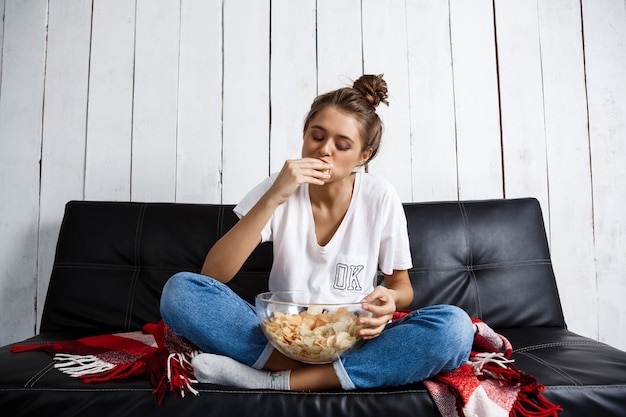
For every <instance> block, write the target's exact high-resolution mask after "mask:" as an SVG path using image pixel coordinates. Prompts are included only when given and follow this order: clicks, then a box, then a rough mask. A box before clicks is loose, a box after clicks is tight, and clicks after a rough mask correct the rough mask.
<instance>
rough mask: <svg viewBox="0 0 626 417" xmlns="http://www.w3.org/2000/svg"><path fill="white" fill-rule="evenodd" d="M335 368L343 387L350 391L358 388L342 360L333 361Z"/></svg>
mask: <svg viewBox="0 0 626 417" xmlns="http://www.w3.org/2000/svg"><path fill="white" fill-rule="evenodd" d="M333 369H334V370H335V374H337V378H338V379H339V383H340V384H341V388H343V389H344V390H346V391H350V390H353V389H356V385H354V383H353V382H352V380H351V379H350V377H349V376H348V373H347V372H346V369H345V368H344V367H343V363H341V360H337V361H335V362H333Z"/></svg>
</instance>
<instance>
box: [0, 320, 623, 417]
mask: <svg viewBox="0 0 626 417" xmlns="http://www.w3.org/2000/svg"><path fill="white" fill-rule="evenodd" d="M498 332H500V333H501V334H503V335H504V336H506V337H507V338H508V339H509V340H510V341H511V343H512V345H513V348H514V352H513V358H514V359H515V363H516V366H517V367H518V368H519V369H521V370H523V371H525V372H527V373H529V374H531V375H533V376H535V377H536V378H537V380H538V381H539V382H540V383H541V384H544V385H545V386H546V392H545V397H546V398H547V399H548V400H550V401H552V402H553V403H556V404H559V405H561V406H562V407H563V408H564V411H563V412H562V413H560V416H561V417H567V416H588V415H602V416H622V415H623V410H624V409H626V384H623V383H622V382H621V381H623V376H624V375H626V352H622V351H620V350H617V349H614V348H612V347H610V346H608V345H606V344H603V343H600V342H597V341H594V340H592V339H589V338H586V337H582V336H580V335H577V334H575V333H573V332H570V331H568V330H565V329H561V328H521V329H504V330H498ZM87 335H89V334H85V333H83V334H76V333H71V334H70V333H46V334H42V335H39V336H36V337H33V338H31V339H28V340H26V341H24V342H21V343H20V344H34V343H49V342H53V341H61V340H71V339H76V338H79V337H84V336H87ZM9 349H10V346H5V347H3V348H1V349H0V369H2V370H3V372H2V373H0V397H2V403H3V405H7V406H10V408H11V409H15V410H18V411H17V412H16V413H15V414H14V415H19V416H30V415H33V416H34V415H44V413H46V414H47V415H64V416H72V415H90V416H98V415H116V416H126V415H128V416H136V415H155V416H159V415H164V416H166V415H172V414H173V413H178V412H182V411H183V410H184V413H185V414H187V415H190V414H188V413H192V412H198V413H200V412H202V410H206V409H207V408H208V409H211V410H212V411H211V415H233V414H241V415H257V416H264V415H267V416H272V417H278V416H293V415H300V416H309V415H310V416H319V415H357V414H365V415H372V414H380V415H394V416H412V417H413V416H416V415H419V416H439V413H438V411H437V410H436V408H435V406H434V403H433V402H432V400H431V398H430V395H429V394H428V392H427V391H426V389H425V388H424V386H423V385H422V384H414V385H410V386H402V387H393V388H387V389H380V390H367V391H365V390H357V391H348V392H344V391H329V392H314V393H294V392H276V391H264V390H242V389H234V388H231V387H223V386H217V385H211V384H197V386H196V388H197V389H198V390H199V391H200V395H199V396H198V397H194V396H193V395H189V394H188V395H187V396H186V397H185V398H184V399H180V398H175V397H174V395H173V394H171V393H168V395H167V396H166V399H165V401H164V403H163V404H161V405H160V406H157V405H156V404H155V403H154V401H153V398H152V395H151V392H152V386H151V385H150V383H149V381H147V380H142V379H135V380H133V379H126V380H123V381H113V382H103V383H90V384H85V383H83V382H82V381H81V380H79V379H76V378H71V377H69V376H67V375H65V374H62V373H61V372H59V371H58V370H57V369H55V368H54V361H53V359H52V357H51V355H49V354H47V353H44V352H40V351H28V352H22V353H11V352H10V351H9ZM359 394H366V395H359ZM260 404H263V407H262V408H259V405H260Z"/></svg>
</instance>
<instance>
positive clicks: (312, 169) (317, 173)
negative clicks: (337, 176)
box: [268, 158, 332, 204]
mask: <svg viewBox="0 0 626 417" xmlns="http://www.w3.org/2000/svg"><path fill="white" fill-rule="evenodd" d="M331 169H332V165H331V164H329V163H328V162H325V161H323V160H321V159H317V158H301V159H290V160H287V161H285V163H284V165H283V168H282V169H281V170H280V173H279V174H278V176H277V177H276V180H274V183H273V184H272V186H271V187H270V189H269V190H268V193H269V194H270V195H272V196H273V197H274V198H276V200H277V203H278V204H282V203H284V202H285V201H287V199H288V198H289V196H291V195H292V194H293V193H294V192H296V190H297V189H298V188H300V186H301V185H302V184H306V183H308V184H315V185H324V184H325V183H326V181H328V179H329V178H330V170H331Z"/></svg>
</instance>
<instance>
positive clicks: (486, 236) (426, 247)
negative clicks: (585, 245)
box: [0, 198, 626, 417]
mask: <svg viewBox="0 0 626 417" xmlns="http://www.w3.org/2000/svg"><path fill="white" fill-rule="evenodd" d="M231 209H232V206H227V205H185V204H158V203H148V204H142V203H125V202H122V203H120V202H80V201H74V202H70V203H68V204H67V207H66V212H65V216H64V219H63V224H62V227H61V231H60V236H59V240H58V245H57V252H56V259H55V262H54V268H53V272H52V277H51V281H50V287H49V290H48V294H47V298H46V302H45V309H44V312H43V318H42V323H41V332H40V334H38V335H37V336H35V337H33V338H31V339H28V340H25V341H22V342H20V344H32V343H43V342H50V341H58V340H68V339H73V338H78V337H83V336H86V335H93V334H102V333H111V332H118V331H129V330H139V329H141V327H142V326H143V325H144V324H145V323H148V322H152V323H155V322H157V321H158V320H159V318H160V317H159V308H158V307H159V295H160V291H161V288H162V286H163V284H164V283H165V281H166V280H167V279H168V277H170V276H171V275H172V274H174V273H175V272H178V271H181V270H190V271H198V270H199V269H200V267H201V264H202V262H203V259H204V256H205V253H206V252H207V250H208V249H209V247H210V246H211V245H212V244H213V243H214V242H215V241H216V239H218V238H219V237H220V236H221V235H222V234H223V233H224V232H225V231H226V230H227V229H228V228H229V227H231V226H232V225H233V224H234V222H235V221H236V217H235V216H234V214H233V213H232V210H231ZM405 210H406V213H407V219H408V227H409V233H410V240H411V249H412V254H413V263H414V268H413V269H412V270H411V271H410V276H411V280H412V282H413V285H414V288H415V299H414V301H413V304H412V306H411V307H412V308H418V307H421V306H425V305H429V304H437V303H449V304H455V305H458V306H461V307H462V308H464V309H465V310H466V311H467V312H468V313H469V314H470V315H471V316H473V317H478V318H481V319H483V320H484V321H486V322H487V323H488V324H489V325H490V326H491V327H493V328H494V329H496V330H497V331H498V332H500V333H501V334H503V335H505V336H506V337H508V338H509V340H510V341H511V343H512V345H513V348H514V354H513V358H514V359H515V361H516V366H517V367H518V368H519V369H521V370H523V371H526V372H527V373H529V374H531V375H534V376H535V377H536V378H537V379H538V380H539V382H540V383H543V384H544V385H545V386H546V391H545V393H544V395H545V397H546V398H547V399H548V400H550V401H552V402H554V403H556V404H559V405H561V406H562V407H563V409H564V411H562V412H561V413H560V415H561V416H563V417H568V416H569V417H572V416H603V417H606V416H625V415H626V353H625V352H622V351H620V350H617V349H614V348H612V347H610V346H607V345H606V344H603V343H600V342H597V341H595V340H592V339H589V338H586V337H582V336H580V335H577V334H575V333H572V332H570V331H568V330H567V328H566V325H565V321H564V318H563V313H562V310H561V305H560V301H559V295H558V291H557V287H556V282H555V278H554V274H553V270H552V265H551V262H550V254H549V250H548V245H547V241H546V235H545V231H544V225H543V220H542V214H541V210H540V207H539V204H538V202H537V201H536V200H535V199H531V198H529V199H515V200H489V201H473V202H442V203H410V204H405ZM271 257H272V251H271V246H268V245H262V246H261V247H259V248H258V249H257V250H256V252H255V253H254V254H253V255H252V257H251V258H250V259H249V260H248V261H247V263H246V264H245V265H244V267H243V269H242V270H241V272H240V273H239V274H238V276H237V277H236V278H235V279H234V280H233V281H232V283H231V286H232V288H234V289H235V290H236V291H237V292H238V293H240V294H241V295H242V296H243V297H245V298H247V299H249V300H252V298H253V296H254V295H255V294H256V293H258V292H261V291H263V290H265V288H266V287H265V279H266V276H267V274H268V268H269V265H270V262H271ZM9 350H10V346H4V347H2V348H1V349H0V410H1V412H2V415H11V416H44V415H46V416H90V417H94V416H101V415H102V416H116V417H122V416H148V415H150V416H152V415H153V416H173V415H175V416H179V417H180V416H192V415H198V416H200V415H202V416H271V417H280V416H289V417H293V416H333V415H350V416H352V415H371V416H410V417H416V416H438V415H439V413H438V411H437V409H436V407H435V405H434V403H433V401H432V400H431V398H430V396H429V394H428V392H427V391H426V389H425V388H424V386H423V385H422V384H421V383H420V384H415V385H410V386H400V387H394V388H387V389H378V390H367V391H351V392H343V391H329V392H275V391H263V390H243V389H235V388H232V387H225V386H215V385H210V384H199V385H198V386H197V388H198V389H199V391H200V395H199V396H197V397H196V396H193V395H188V396H186V397H185V398H183V399H181V398H175V397H174V396H173V395H170V394H168V395H167V396H166V398H165V401H164V402H163V403H162V404H161V405H156V404H155V402H154V400H153V397H152V394H151V392H152V386H151V385H150V383H149V382H148V381H144V380H123V381H119V382H103V383H91V384H85V383H83V382H81V381H80V380H77V379H75V378H70V377H68V376H66V375H64V374H62V373H60V372H59V371H58V370H56V369H54V368H53V366H52V358H51V356H50V355H48V354H47V353H43V352H40V351H29V352H22V353H12V352H10V351H9ZM381 360H384V358H381Z"/></svg>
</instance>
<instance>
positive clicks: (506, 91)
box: [495, 0, 550, 229]
mask: <svg viewBox="0 0 626 417" xmlns="http://www.w3.org/2000/svg"><path fill="white" fill-rule="evenodd" d="M495 16H496V31H497V40H498V68H499V79H500V108H501V123H502V156H503V161H504V182H505V183H504V190H505V197H507V198H514V197H527V196H534V197H536V198H538V199H539V202H540V203H541V207H542V208H543V210H544V220H545V222H546V226H547V227H548V229H549V221H550V218H549V214H550V211H549V204H548V175H547V166H546V140H545V130H544V112H543V90H542V80H541V57H540V50H539V22H538V17H537V1H536V0H526V1H515V0H496V2H495Z"/></svg>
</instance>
